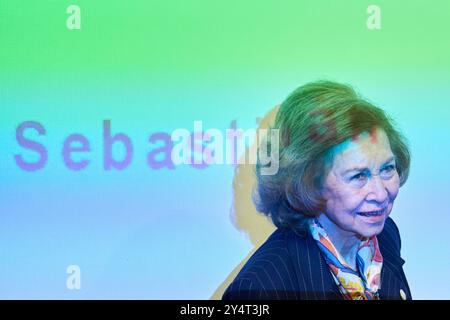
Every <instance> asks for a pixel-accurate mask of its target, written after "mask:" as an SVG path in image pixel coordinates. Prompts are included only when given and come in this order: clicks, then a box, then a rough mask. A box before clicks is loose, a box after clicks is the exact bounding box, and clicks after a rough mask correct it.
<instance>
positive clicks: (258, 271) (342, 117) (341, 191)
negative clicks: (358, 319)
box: [223, 81, 411, 300]
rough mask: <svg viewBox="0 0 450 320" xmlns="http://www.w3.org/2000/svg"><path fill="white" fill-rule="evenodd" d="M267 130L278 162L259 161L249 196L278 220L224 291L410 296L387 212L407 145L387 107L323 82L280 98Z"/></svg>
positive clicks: (230, 294)
mask: <svg viewBox="0 0 450 320" xmlns="http://www.w3.org/2000/svg"><path fill="white" fill-rule="evenodd" d="M273 129H278V130H279V133H280V141H279V170H278V172H277V173H276V174H273V175H263V174H262V172H261V169H262V168H264V165H262V164H261V162H258V164H257V166H256V175H257V188H256V194H255V202H256V206H257V208H258V211H260V212H262V213H264V214H266V215H267V216H269V217H270V218H271V219H272V221H273V223H274V224H275V226H276V227H277V229H276V231H275V232H274V233H273V234H272V235H271V236H270V237H269V238H268V239H267V240H266V242H265V243H264V244H263V245H262V246H261V247H260V248H259V249H258V250H257V251H256V252H255V253H254V254H253V255H252V256H251V258H250V259H249V260H248V261H247V263H246V264H245V265H244V267H243V268H242V269H241V271H240V272H239V274H238V275H237V277H236V278H235V279H234V281H233V282H232V283H231V285H230V286H229V287H228V288H227V290H226V291H225V293H224V295H223V299H347V300H371V299H404V300H405V299H411V293H410V290H409V287H408V282H407V280H406V277H405V274H404V272H403V268H402V265H403V263H404V260H403V259H402V258H401V256H400V246H401V242H400V235H399V231H398V229H397V226H396V225H395V223H394V221H393V220H392V219H391V218H389V214H390V213H391V211H392V207H393V204H394V201H395V198H396V196H397V194H398V191H399V188H400V186H402V185H403V184H404V183H405V182H406V180H407V178H408V171H409V164H410V154H409V151H408V147H407V146H406V143H405V141H404V138H403V137H402V135H401V134H400V133H399V132H398V131H397V130H396V129H395V127H394V126H393V124H392V121H391V120H390V119H389V118H388V116H387V115H386V114H385V113H384V112H383V110H381V109H380V108H378V107H376V106H374V105H372V104H371V103H369V102H368V101H366V100H364V99H363V98H361V97H360V96H359V95H358V94H357V93H356V92H355V91H354V90H353V89H352V88H351V87H349V86H347V85H343V84H339V83H335V82H328V81H319V82H314V83H309V84H306V85H304V86H301V87H299V88H298V89H296V90H295V91H294V92H293V93H292V94H291V95H290V96H289V97H288V98H287V99H286V100H285V101H284V102H283V103H282V104H281V106H280V109H279V111H278V113H277V116H276V119H275V124H274V126H273ZM274 147H276V146H272V149H273V148H274ZM267 165H270V164H267Z"/></svg>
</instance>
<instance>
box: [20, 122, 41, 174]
mask: <svg viewBox="0 0 450 320" xmlns="http://www.w3.org/2000/svg"><path fill="white" fill-rule="evenodd" d="M27 129H34V130H36V131H37V132H38V133H39V135H45V133H46V132H45V128H44V127H43V126H42V125H41V124H40V123H39V122H35V121H26V122H23V123H22V124H21V125H19V126H18V127H17V130H16V140H17V142H18V143H19V145H20V146H22V147H24V148H25V149H30V150H33V151H35V152H37V153H39V155H40V158H39V160H38V161H37V162H32V163H29V162H26V161H25V160H24V159H23V158H22V156H21V155H15V156H14V159H15V160H16V164H17V165H18V166H19V167H20V168H21V169H22V170H25V171H36V170H39V169H42V168H43V167H44V166H45V164H46V163H47V157H48V155H47V150H46V149H45V147H44V146H43V145H42V144H40V143H37V142H36V141H33V140H29V139H26V138H25V137H24V136H23V134H24V131H25V130H27Z"/></svg>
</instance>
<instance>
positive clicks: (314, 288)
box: [287, 232, 343, 300]
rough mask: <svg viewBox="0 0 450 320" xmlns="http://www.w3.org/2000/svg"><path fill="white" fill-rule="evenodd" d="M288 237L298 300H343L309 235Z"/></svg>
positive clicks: (292, 234) (292, 233) (293, 234)
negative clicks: (296, 281) (298, 294)
mask: <svg viewBox="0 0 450 320" xmlns="http://www.w3.org/2000/svg"><path fill="white" fill-rule="evenodd" d="M289 237H290V238H291V239H289V240H290V241H287V243H288V248H289V253H290V255H291V258H292V261H293V262H294V269H295V273H296V276H297V280H298V287H299V291H300V299H306V300H336V299H343V297H342V295H341V293H340V292H339V288H338V287H337V285H336V283H335V282H334V279H333V277H332V276H331V273H330V271H329V269H328V265H327V263H326V262H325V259H324V258H323V257H322V254H321V253H320V250H319V248H318V247H317V245H316V243H315V240H314V239H313V238H312V237H311V235H310V234H309V233H307V234H306V235H305V236H300V235H297V234H295V233H294V232H291V233H290V235H289Z"/></svg>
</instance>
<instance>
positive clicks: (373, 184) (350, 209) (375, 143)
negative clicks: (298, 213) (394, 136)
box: [323, 129, 400, 237]
mask: <svg viewBox="0 0 450 320" xmlns="http://www.w3.org/2000/svg"><path fill="white" fill-rule="evenodd" d="M332 152H333V155H334V159H333V164H332V166H331V169H330V171H329V173H328V175H327V177H326V178H325V181H324V187H323V197H324V199H325V201H326V212H324V214H325V215H326V216H327V217H328V218H329V220H331V221H332V222H333V223H334V224H335V225H336V226H337V227H338V228H339V229H341V231H344V232H347V233H349V234H356V235H357V236H360V237H371V236H374V235H377V234H379V233H380V232H381V231H382V230H383V227H384V221H385V219H386V218H387V217H388V216H389V214H390V212H391V210H392V206H393V204H394V200H395V198H396V196H397V193H398V190H399V187H400V179H399V176H398V173H397V170H396V166H395V159H394V154H393V153H392V150H391V147H390V144H389V139H388V137H387V135H386V133H385V132H384V131H383V130H381V129H378V130H374V131H373V132H372V133H370V134H369V133H362V134H360V135H359V136H357V137H356V138H355V139H353V140H348V141H345V142H343V143H341V144H340V145H338V146H336V147H334V148H333V150H332Z"/></svg>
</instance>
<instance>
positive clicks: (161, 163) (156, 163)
mask: <svg viewBox="0 0 450 320" xmlns="http://www.w3.org/2000/svg"><path fill="white" fill-rule="evenodd" d="M158 140H160V141H162V142H163V144H164V145H163V146H162V147H158V148H155V149H153V150H152V151H150V152H149V153H148V155H147V164H148V165H149V166H150V168H152V169H162V168H164V167H167V168H168V169H170V170H173V169H175V166H174V164H173V162H172V158H171V154H172V148H173V142H172V139H171V137H170V134H168V133H166V132H156V133H154V134H152V135H151V136H150V138H149V139H148V141H149V142H150V143H155V142H156V141H158ZM158 154H161V155H163V158H162V160H157V159H156V158H157V156H158Z"/></svg>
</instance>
